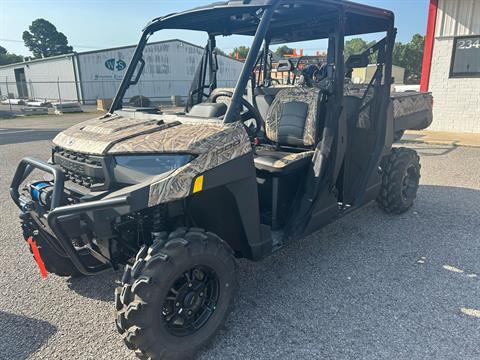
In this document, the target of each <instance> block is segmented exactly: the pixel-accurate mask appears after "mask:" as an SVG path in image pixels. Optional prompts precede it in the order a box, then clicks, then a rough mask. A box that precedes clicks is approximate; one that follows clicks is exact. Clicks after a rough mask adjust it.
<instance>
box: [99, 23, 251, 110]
mask: <svg viewBox="0 0 480 360" xmlns="http://www.w3.org/2000/svg"><path fill="white" fill-rule="evenodd" d="M197 33H198V32H197ZM159 35H160V34H155V35H154V36H151V37H150V38H149V39H148V42H147V44H146V45H145V48H144V50H143V53H142V57H141V58H140V59H139V60H138V62H137V65H136V67H135V71H134V72H133V75H132V76H131V79H130V82H131V83H130V85H129V87H128V89H127V90H126V92H125V94H124V95H123V97H122V99H121V107H122V108H126V107H135V108H145V107H155V108H158V107H162V108H165V107H185V106H186V105H187V104H188V103H190V104H191V103H192V102H193V103H198V102H202V101H204V100H205V99H206V97H208V95H209V94H210V92H211V91H212V90H213V89H214V88H216V87H222V88H234V87H235V84H236V80H237V79H238V76H239V74H240V71H241V69H242V67H243V63H242V62H241V61H239V60H236V59H234V58H230V57H228V56H226V54H224V53H222V52H221V51H220V50H217V49H216V47H215V41H214V40H213V39H208V36H207V37H206V38H207V39H206V40H204V44H203V46H200V45H197V44H193V43H190V42H187V41H184V40H179V39H172V40H159V39H160V36H159ZM183 35H184V36H182V38H187V39H190V38H194V39H196V38H199V36H198V35H199V34H195V36H193V35H192V34H183ZM203 38H204V39H205V37H203ZM197 41H200V40H197ZM212 41H213V42H212ZM134 51H135V49H134V48H124V49H117V50H114V51H111V53H108V54H105V59H102V61H103V60H105V69H104V72H105V75H102V79H101V80H102V83H103V86H104V93H107V94H110V95H111V97H113V96H114V95H115V89H116V88H118V87H119V86H120V83H121V81H122V80H123V78H124V77H125V76H126V74H127V64H128V63H129V62H130V61H131V59H132V57H133V55H134Z"/></svg>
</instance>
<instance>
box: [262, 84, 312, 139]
mask: <svg viewBox="0 0 480 360" xmlns="http://www.w3.org/2000/svg"><path fill="white" fill-rule="evenodd" d="M320 94H321V90H320V89H318V88H315V87H313V88H308V87H297V86H296V87H290V88H285V89H282V90H281V91H279V92H278V94H277V96H276V97H275V100H274V101H273V103H272V105H271V106H270V108H269V110H268V113H267V118H266V120H265V131H266V135H267V138H268V139H270V140H271V141H273V142H276V143H278V144H280V145H291V146H299V145H303V146H305V147H310V146H313V145H315V140H316V134H317V129H316V127H317V118H318V114H319V103H320ZM286 104H289V105H287V106H286Z"/></svg>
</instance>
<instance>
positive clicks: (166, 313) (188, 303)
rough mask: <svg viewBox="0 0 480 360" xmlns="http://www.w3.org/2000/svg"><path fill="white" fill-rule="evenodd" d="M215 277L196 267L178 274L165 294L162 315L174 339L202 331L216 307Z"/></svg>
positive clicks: (218, 287) (205, 267) (218, 291)
mask: <svg viewBox="0 0 480 360" xmlns="http://www.w3.org/2000/svg"><path fill="white" fill-rule="evenodd" d="M219 295H220V286H219V280H218V276H217V274H216V273H215V271H214V270H213V269H211V268H209V267H207V266H196V267H194V268H192V269H190V270H188V271H186V272H184V273H183V274H182V275H180V276H179V277H178V278H177V279H176V280H175V282H174V283H173V285H172V287H171V288H170V290H169V291H168V294H167V297H166V298H165V301H164V303H163V307H162V316H163V320H164V322H165V324H166V327H167V330H168V332H169V333H170V334H172V335H174V336H188V335H191V334H193V333H194V332H196V331H198V330H199V329H200V328H202V327H203V326H204V325H205V324H206V323H207V322H208V320H209V319H210V317H211V316H212V315H213V313H214V312H215V309H216V308H217V303H218V298H219Z"/></svg>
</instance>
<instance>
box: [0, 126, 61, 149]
mask: <svg viewBox="0 0 480 360" xmlns="http://www.w3.org/2000/svg"><path fill="white" fill-rule="evenodd" d="M60 131H61V130H55V129H25V128H21V129H20V128H18V129H17V128H12V129H4V130H2V131H0V145H10V144H22V143H27V142H34V141H44V140H52V139H53V138H54V137H55V136H56V135H57V134H58V133H59V132H60Z"/></svg>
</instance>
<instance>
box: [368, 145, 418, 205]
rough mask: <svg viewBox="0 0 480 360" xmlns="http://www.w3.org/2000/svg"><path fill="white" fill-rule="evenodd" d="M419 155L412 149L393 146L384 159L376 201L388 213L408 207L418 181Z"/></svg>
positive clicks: (414, 194) (415, 194) (413, 197)
mask: <svg viewBox="0 0 480 360" xmlns="http://www.w3.org/2000/svg"><path fill="white" fill-rule="evenodd" d="M420 168H421V166H420V157H419V156H418V154H417V152H416V151H414V150H412V149H406V148H394V149H392V152H391V153H390V155H389V156H388V157H387V158H386V159H385V160H384V162H383V165H382V169H383V178H382V187H381V190H380V194H379V196H378V198H377V202H378V204H379V206H380V208H381V209H383V210H384V211H385V212H387V213H390V214H401V213H404V212H405V211H407V210H408V209H410V208H411V207H412V205H413V203H414V201H415V198H416V197H417V191H418V186H419V183H420Z"/></svg>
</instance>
